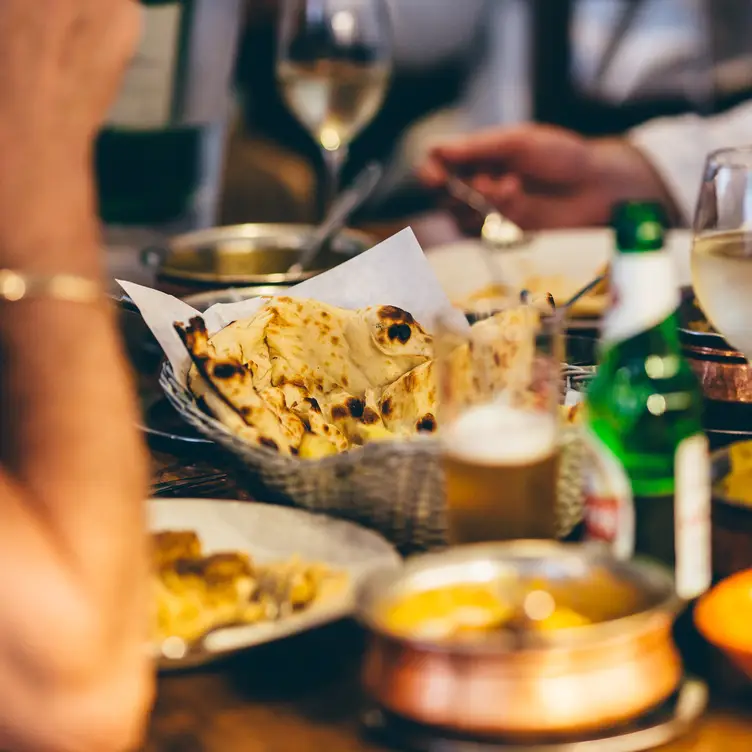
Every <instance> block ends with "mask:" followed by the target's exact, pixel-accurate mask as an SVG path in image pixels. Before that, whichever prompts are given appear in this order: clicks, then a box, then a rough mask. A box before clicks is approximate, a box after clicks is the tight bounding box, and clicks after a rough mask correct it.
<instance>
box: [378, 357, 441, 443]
mask: <svg viewBox="0 0 752 752" xmlns="http://www.w3.org/2000/svg"><path fill="white" fill-rule="evenodd" d="M437 389H438V387H437V384H436V364H435V361H433V360H431V361H429V362H427V363H423V364H422V365H419V366H418V367H417V368H413V370H412V371H408V372H407V373H406V374H405V375H404V376H401V377H400V378H399V379H397V381H395V382H394V383H393V384H391V385H390V386H388V387H387V388H386V389H385V390H384V392H383V393H382V395H381V400H380V402H379V411H380V412H381V415H382V418H383V420H384V425H385V426H386V427H387V429H388V430H390V431H392V432H394V433H396V434H399V435H401V436H411V435H413V434H415V433H432V432H434V431H435V430H436V425H437V424H436V413H437V407H438V399H437V395H436V392H437Z"/></svg>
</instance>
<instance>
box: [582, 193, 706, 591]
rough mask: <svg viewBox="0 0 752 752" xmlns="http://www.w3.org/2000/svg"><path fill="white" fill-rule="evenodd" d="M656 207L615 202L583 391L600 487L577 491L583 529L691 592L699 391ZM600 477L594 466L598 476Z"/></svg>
mask: <svg viewBox="0 0 752 752" xmlns="http://www.w3.org/2000/svg"><path fill="white" fill-rule="evenodd" d="M664 228H665V222H664V217H663V213H662V210H661V208H660V207H659V206H658V205H656V204H652V203H640V202H630V203H626V204H622V205H620V206H618V207H617V208H616V209H615V212H614V217H613V229H614V232H615V236H616V252H615V254H614V258H613V261H612V265H611V289H612V303H611V307H610V310H609V312H608V314H607V315H606V317H605V319H604V323H603V331H602V339H601V346H600V357H599V365H598V371H597V374H596V376H595V378H594V380H593V382H592V383H591V385H590V387H589V389H588V394H587V410H586V415H587V428H588V435H589V439H590V442H591V446H592V447H593V449H594V453H595V455H596V457H597V458H598V459H599V465H600V468H601V470H603V469H606V476H605V477H607V478H609V481H608V483H609V490H608V491H607V492H603V491H602V490H601V491H600V492H599V491H598V489H596V490H595V491H593V490H592V489H591V492H590V493H589V494H588V496H587V500H586V522H587V528H588V533H589V537H591V538H600V539H606V540H609V542H611V543H613V544H614V545H615V546H616V550H617V553H619V554H620V555H622V556H624V555H630V554H631V553H633V552H634V553H635V554H637V555H644V556H648V557H651V558H654V559H657V560H659V561H661V562H663V563H665V564H667V565H669V566H671V567H674V568H675V572H676V584H677V591H678V592H679V594H680V595H681V596H682V597H685V598H694V597H696V596H697V595H699V594H700V593H702V592H704V590H706V589H707V587H708V586H709V584H710V580H711V561H710V462H709V455H708V442H707V438H706V437H705V435H704V434H703V431H702V422H701V419H702V393H701V390H700V386H699V384H698V381H697V379H696V378H695V375H694V373H693V372H692V370H691V368H690V366H689V364H688V363H687V361H686V360H685V359H684V357H683V356H682V352H681V346H680V342H679V336H678V328H677V327H678V320H677V308H678V305H679V289H678V285H677V283H676V279H675V270H674V263H673V261H672V259H671V257H670V255H669V253H668V251H667V250H665V249H664ZM602 477H603V476H602Z"/></svg>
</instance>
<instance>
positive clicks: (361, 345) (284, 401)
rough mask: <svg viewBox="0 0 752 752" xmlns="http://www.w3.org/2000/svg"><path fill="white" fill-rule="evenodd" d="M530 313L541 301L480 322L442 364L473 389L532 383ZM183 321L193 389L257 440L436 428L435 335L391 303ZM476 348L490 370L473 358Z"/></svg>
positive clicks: (310, 440)
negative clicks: (213, 328) (216, 321)
mask: <svg viewBox="0 0 752 752" xmlns="http://www.w3.org/2000/svg"><path fill="white" fill-rule="evenodd" d="M530 316H534V317H537V316H538V314H537V313H536V312H535V309H533V308H531V307H518V308H516V309H512V310H509V311H505V312H503V313H500V314H497V315H496V316H493V317H492V318H490V319H488V320H486V321H483V322H481V323H479V324H476V325H475V326H474V327H473V329H472V332H471V337H470V342H466V343H465V344H464V345H462V346H461V347H458V348H456V350H455V351H454V352H452V353H451V355H450V356H449V359H448V360H447V362H446V364H445V365H446V367H448V368H450V369H451V379H452V384H453V385H454V386H455V387H456V388H458V389H463V390H467V391H468V392H470V391H472V388H475V389H476V391H477V388H478V387H481V388H482V387H483V385H484V384H486V383H487V384H488V386H489V388H494V389H498V388H500V387H502V386H513V383H514V380H515V379H517V378H519V379H520V381H521V382H524V381H525V379H527V380H528V382H529V375H530V368H531V366H532V350H531V348H530V346H528V345H526V344H525V343H526V342H529V341H530V338H529V337H519V336H516V334H515V333H516V332H517V331H518V328H519V327H520V326H521V325H523V324H524V325H528V324H529V323H530V320H529V318H530ZM176 329H177V330H178V332H179V333H180V335H181V337H182V338H183V341H184V342H185V344H186V347H187V348H188V350H189V352H190V353H191V358H192V360H193V364H194V365H193V367H192V368H191V371H190V373H189V387H190V389H191V390H192V391H193V393H194V394H195V395H196V397H198V398H200V399H202V400H203V401H204V403H205V405H206V407H207V408H208V410H209V411H210V412H211V413H212V414H214V415H215V416H216V417H217V418H218V419H219V420H220V421H221V422H222V423H223V424H224V425H225V426H227V428H229V429H230V430H231V431H232V432H233V433H235V434H237V435H239V436H240V437H242V438H243V439H245V440H246V441H249V442H250V443H255V444H259V445H263V446H266V447H269V448H271V449H276V450H277V451H279V452H281V453H283V454H293V455H301V456H303V457H312V456H316V457H318V456H322V455H326V454H333V453H336V452H341V451H344V450H346V449H349V448H351V447H354V446H359V445H362V444H364V443H366V442H369V441H374V440H379V439H393V438H398V437H403V438H404V437H409V436H412V435H415V434H416V433H426V432H428V433H430V432H433V431H435V430H436V427H437V417H436V416H437V404H438V396H437V381H438V378H437V373H436V371H437V368H438V367H439V364H437V362H436V361H435V360H434V359H433V356H434V352H433V342H432V338H431V336H430V335H429V334H428V333H427V332H426V331H425V330H424V329H423V328H422V327H421V325H420V324H419V323H418V322H417V321H415V319H414V318H413V317H412V316H411V315H410V314H409V313H408V312H406V311H403V310H401V309H399V308H396V307H394V306H378V307H370V308H363V309H359V310H347V309H343V308H338V307H336V306H331V305H327V304H325V303H321V302H318V301H313V300H302V299H301V300H298V299H294V298H290V297H286V296H285V297H279V298H274V299H272V300H270V301H269V302H268V303H266V304H265V305H264V306H263V307H262V308H261V309H260V310H259V311H258V312H257V313H256V314H255V315H254V316H252V317H250V318H249V319H246V320H242V321H236V322H234V323H233V324H231V325H229V326H227V327H225V328H224V329H222V330H221V331H219V332H218V333H217V334H215V335H214V336H212V337H209V336H208V334H207V332H206V328H205V326H204V322H203V320H202V319H200V318H196V319H193V320H192V321H191V322H190V324H189V326H188V327H185V328H183V327H181V326H180V325H176ZM471 346H472V348H473V350H472V354H471ZM478 357H480V358H481V359H482V360H484V361H487V362H488V364H489V366H488V369H486V371H487V372H479V371H478V369H474V368H472V367H471V363H472V362H474V361H475V360H476V358H478ZM442 363H443V361H442Z"/></svg>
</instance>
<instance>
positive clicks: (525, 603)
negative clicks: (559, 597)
mask: <svg viewBox="0 0 752 752" xmlns="http://www.w3.org/2000/svg"><path fill="white" fill-rule="evenodd" d="M383 620H384V624H385V626H386V627H387V629H389V631H391V632H394V633H396V634H399V635H401V636H403V637H407V638H412V639H423V640H436V641H445V640H456V639H468V638H473V637H478V636H482V635H484V634H488V633H492V632H494V631H495V630H514V631H525V630H532V631H548V630H556V629H571V628H574V627H581V626H585V625H588V624H591V623H592V621H591V620H590V619H588V618H587V617H585V616H583V615H582V614H580V613H578V612H577V611H576V610H575V609H573V608H570V607H569V606H567V605H564V604H560V603H557V602H556V600H555V599H554V597H553V596H552V595H551V593H550V592H549V591H548V590H547V589H545V586H541V587H538V586H537V585H535V584H532V583H531V584H528V585H522V584H517V583H511V586H510V583H504V582H495V581H490V582H462V583H456V584H452V585H446V586H443V587H437V588H433V589H430V590H424V591H421V592H414V593H409V594H407V595H403V596H401V597H398V598H396V599H395V600H393V601H392V602H391V603H388V604H387V605H386V606H385V608H384V612H383Z"/></svg>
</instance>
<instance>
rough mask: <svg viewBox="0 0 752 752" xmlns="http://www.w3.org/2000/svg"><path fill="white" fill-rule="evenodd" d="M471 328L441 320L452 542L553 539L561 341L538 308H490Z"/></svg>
mask: <svg viewBox="0 0 752 752" xmlns="http://www.w3.org/2000/svg"><path fill="white" fill-rule="evenodd" d="M474 319H475V323H474V324H473V325H472V326H469V327H468V328H467V329H461V328H460V327H459V326H457V324H456V322H457V319H456V318H453V317H452V318H450V317H445V318H441V319H439V320H438V321H437V326H436V351H437V354H438V383H439V390H440V391H439V397H440V403H439V404H440V406H439V410H440V413H439V425H440V432H439V439H440V442H441V451H442V464H443V469H444V473H445V481H446V502H447V519H448V536H449V541H450V542H451V543H453V544H458V543H477V542H483V541H498V540H513V539H522V538H553V537H554V536H555V533H556V502H557V479H558V466H559V435H558V433H559V407H558V405H559V394H560V379H561V366H560V364H561V362H562V359H561V346H562V345H561V337H560V325H559V322H558V320H557V319H555V318H554V317H551V316H544V315H542V314H541V313H540V311H539V310H538V309H537V308H535V307H534V306H532V305H519V304H516V305H509V303H508V302H507V301H489V304H488V307H487V308H485V307H484V310H483V311H478V312H476V313H475V314H474Z"/></svg>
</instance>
